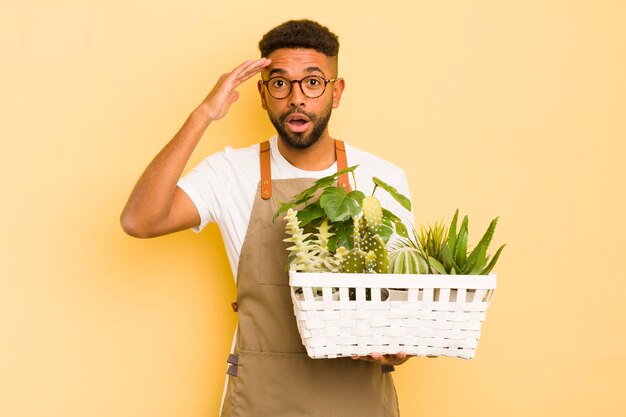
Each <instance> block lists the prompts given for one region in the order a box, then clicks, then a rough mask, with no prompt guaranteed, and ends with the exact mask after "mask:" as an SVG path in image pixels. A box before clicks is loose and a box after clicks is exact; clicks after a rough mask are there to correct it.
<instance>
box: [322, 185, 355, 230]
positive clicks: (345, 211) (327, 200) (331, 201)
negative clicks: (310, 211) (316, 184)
mask: <svg viewBox="0 0 626 417" xmlns="http://www.w3.org/2000/svg"><path fill="white" fill-rule="evenodd" d="M364 198H365V194H363V193H362V192H361V191H357V190H355V191H350V192H349V193H346V192H345V191H344V189H343V188H339V187H328V188H326V189H325V190H324V192H323V193H322V196H321V197H320V200H319V201H320V206H321V207H322V209H324V212H325V213H326V215H327V216H328V219H329V220H330V221H331V222H341V221H345V220H348V219H349V218H350V217H353V216H356V215H357V214H359V213H360V212H361V207H362V204H363V199H364Z"/></svg>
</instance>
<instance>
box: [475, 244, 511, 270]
mask: <svg viewBox="0 0 626 417" xmlns="http://www.w3.org/2000/svg"><path fill="white" fill-rule="evenodd" d="M505 246H506V244H504V245H502V246H500V248H499V249H498V251H497V252H496V254H495V255H494V256H493V259H492V260H491V262H489V265H487V268H485V269H483V270H482V272H481V275H487V274H488V273H490V272H491V270H492V269H493V267H494V266H496V262H498V258H499V257H500V252H502V249H504V247H505Z"/></svg>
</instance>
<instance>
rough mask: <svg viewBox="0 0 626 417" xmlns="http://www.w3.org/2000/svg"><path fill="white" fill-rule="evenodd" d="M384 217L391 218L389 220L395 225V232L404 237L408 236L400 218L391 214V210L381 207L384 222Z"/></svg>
mask: <svg viewBox="0 0 626 417" xmlns="http://www.w3.org/2000/svg"><path fill="white" fill-rule="evenodd" d="M384 219H389V220H391V222H392V223H393V224H394V225H395V227H396V232H397V233H398V234H399V235H400V236H402V237H406V238H408V237H409V232H408V231H407V229H406V226H405V225H404V223H402V220H400V218H399V217H398V216H396V215H395V214H393V213H392V212H390V211H389V210H387V209H386V208H383V222H384Z"/></svg>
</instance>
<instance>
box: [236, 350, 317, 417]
mask: <svg viewBox="0 0 626 417" xmlns="http://www.w3.org/2000/svg"><path fill="white" fill-rule="evenodd" d="M238 356H239V365H238V370H237V377H235V378H231V379H230V381H231V382H232V385H231V388H232V390H233V391H232V395H231V405H232V416H233V417H234V416H237V417H295V416H311V414H310V411H311V410H312V409H313V407H314V404H313V399H312V395H311V394H312V393H313V375H312V373H311V368H310V366H308V364H307V363H308V362H310V361H311V360H312V359H310V358H309V357H308V356H306V355H303V354H289V353H267V352H253V351H246V350H240V351H239V354H238Z"/></svg>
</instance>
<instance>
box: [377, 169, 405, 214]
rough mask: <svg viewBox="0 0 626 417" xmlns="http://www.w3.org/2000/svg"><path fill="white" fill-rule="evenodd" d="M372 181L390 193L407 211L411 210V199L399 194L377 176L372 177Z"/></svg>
mask: <svg viewBox="0 0 626 417" xmlns="http://www.w3.org/2000/svg"><path fill="white" fill-rule="evenodd" d="M372 181H374V184H376V185H377V186H379V187H380V188H382V189H383V190H385V191H387V192H388V193H389V194H391V196H392V197H393V198H395V200H396V201H397V202H398V203H400V205H402V207H404V208H405V209H407V210H408V211H411V200H409V199H408V198H406V197H405V196H404V195H402V194H400V193H399V192H398V190H396V189H395V188H394V187H392V186H391V185H389V184H387V183H386V182H384V181H383V180H381V179H379V178H376V177H373V178H372Z"/></svg>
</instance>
